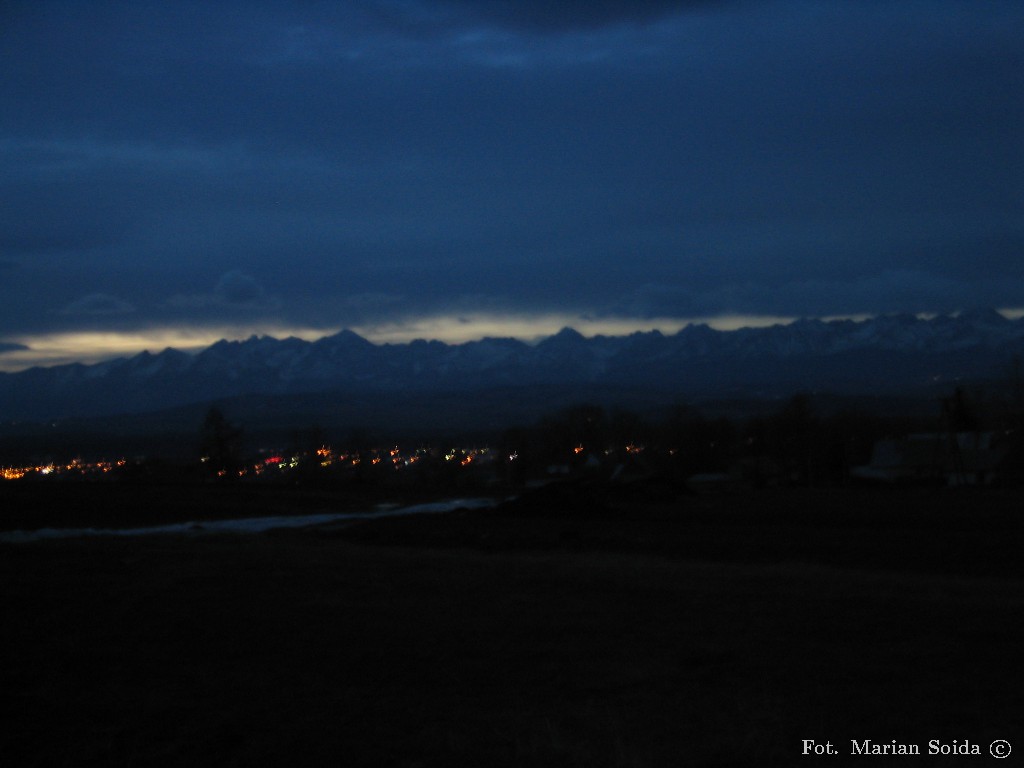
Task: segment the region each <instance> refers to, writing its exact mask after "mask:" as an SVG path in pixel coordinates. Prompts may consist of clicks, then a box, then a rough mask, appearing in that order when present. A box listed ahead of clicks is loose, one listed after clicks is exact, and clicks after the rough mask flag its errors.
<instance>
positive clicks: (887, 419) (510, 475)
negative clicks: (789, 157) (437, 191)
mask: <svg viewBox="0 0 1024 768" xmlns="http://www.w3.org/2000/svg"><path fill="white" fill-rule="evenodd" d="M932 406H933V408H932V410H933V414H934V415H933V416H931V417H917V418H914V417H910V416H907V415H902V416H893V415H888V416H885V415H878V414H873V413H871V412H870V411H868V410H866V409H845V410H831V411H826V410H825V409H824V408H823V407H822V406H821V404H820V403H818V402H816V401H815V399H814V398H813V397H812V396H810V395H806V394H800V395H796V396H794V397H792V398H790V399H789V400H787V401H785V402H782V403H780V404H779V405H778V407H777V408H775V409H772V410H766V411H765V412H764V413H762V414H761V415H753V416H749V415H748V416H733V417H727V416H716V417H708V416H706V415H704V414H703V413H701V412H700V411H698V410H696V409H693V408H689V407H685V406H679V407H676V408H674V409H672V410H671V411H669V412H668V413H663V414H661V415H657V416H648V417H641V416H640V415H638V414H636V413H634V412H631V411H629V410H626V409H615V408H611V409H609V408H605V407H601V406H595V405H581V406H577V407H574V408H569V409H565V410H562V411H560V412H558V413H553V414H550V415H549V416H547V417H546V418H544V419H542V420H540V421H539V422H538V423H537V424H535V425H532V426H529V427H521V428H515V429H509V430H506V431H505V432H504V433H503V434H502V435H501V436H500V438H497V439H495V440H494V442H493V443H492V446H493V447H494V448H495V451H494V454H493V455H494V456H495V458H494V460H493V461H491V462H488V464H487V466H488V468H489V469H488V471H489V472H490V473H492V474H493V475H494V477H493V478H491V479H492V480H493V479H495V478H496V479H498V480H500V481H503V482H507V483H509V484H512V485H518V484H522V483H524V482H527V481H529V480H531V479H535V478H538V477H543V476H546V475H548V474H550V473H551V472H552V471H584V470H587V469H601V468H603V469H609V468H613V467H616V466H620V465H634V466H639V467H642V468H643V469H644V470H646V471H650V472H657V473H660V474H663V475H668V476H672V477H675V478H679V479H682V478H685V477H689V476H691V475H694V474H703V473H725V472H728V473H732V474H733V475H738V476H739V477H741V478H743V479H745V480H747V481H749V482H751V483H753V484H758V483H764V482H787V483H796V484H805V485H833V484H842V483H845V482H847V480H848V478H849V475H850V470H851V469H852V468H853V467H856V466H859V465H863V464H867V463H868V462H869V461H870V458H871V452H872V448H873V446H874V445H875V443H876V441H878V440H880V439H882V438H885V437H892V436H899V435H904V434H907V433H909V432H914V431H936V430H939V429H953V430H956V431H962V430H965V429H978V428H980V427H981V426H982V421H983V419H982V418H981V417H980V416H979V409H978V408H977V407H976V405H974V404H973V403H972V402H971V399H970V398H968V397H967V396H966V395H965V394H964V393H963V392H960V391H957V392H956V393H954V394H953V395H952V396H950V397H949V398H946V399H945V400H943V401H941V402H936V403H933V404H932ZM295 435H296V436H295V438H294V440H293V442H295V443H296V445H295V446H293V449H294V450H296V451H299V452H302V451H305V452H306V453H310V454H311V453H312V452H313V451H315V449H316V447H317V446H319V445H320V444H322V443H327V442H329V437H328V436H327V435H325V433H324V431H323V430H320V429H316V428H314V429H309V430H305V431H303V432H296V433H295ZM242 437H243V435H242V431H241V430H240V429H239V428H238V427H237V426H235V425H233V424H231V423H230V422H229V421H228V420H227V419H226V418H225V417H224V415H223V414H222V413H221V412H220V411H219V410H217V409H216V408H214V409H211V410H210V412H209V413H208V414H207V416H206V419H205V420H204V422H203V425H202V429H201V440H200V449H201V452H202V455H203V457H204V462H203V464H204V467H205V468H206V469H207V470H208V471H209V472H210V473H212V474H226V475H233V474H237V473H235V472H233V470H235V469H237V468H238V467H239V466H242V464H243V459H244V458H245V457H244V456H243V440H242ZM357 437H358V439H359V442H360V444H359V445H344V446H337V447H343V448H344V449H345V450H347V451H352V450H368V449H370V448H371V446H372V443H371V441H370V440H369V438H368V437H367V436H366V435H362V436H361V437H360V436H359V435H355V434H350V435H348V438H349V442H351V441H352V440H354V439H356V438H357ZM435 459H436V456H435ZM456 464H457V462H456V463H455V464H453V463H451V462H443V461H440V460H439V459H438V460H431V458H430V456H427V457H425V459H424V461H422V463H420V464H419V465H418V466H417V468H416V470H415V471H410V472H407V473H406V474H405V475H403V478H402V479H403V481H404V482H407V483H408V482H414V481H419V482H424V483H455V482H464V478H465V477H466V476H467V475H468V474H469V472H468V471H467V472H462V473H461V474H460V473H459V471H457V470H456V469H455V466H456ZM318 467H319V464H318V463H317V462H315V461H311V462H309V471H308V472H307V473H306V474H307V475H309V476H319V477H320V478H321V479H323V477H324V476H326V475H329V474H331V473H329V472H320V471H319V470H318V469H317V468H318ZM225 470H227V472H225ZM478 474H479V470H478ZM333 476H334V477H335V478H337V477H340V476H341V470H335V471H334V473H333ZM345 477H346V478H348V479H352V478H357V479H359V480H361V481H374V482H377V481H381V482H383V481H386V480H387V479H388V478H389V477H391V475H387V474H386V473H383V472H381V471H377V472H373V471H372V470H370V469H369V468H367V467H363V469H361V470H360V471H359V472H358V473H356V472H353V471H351V470H349V471H348V473H347V474H346V475H345Z"/></svg>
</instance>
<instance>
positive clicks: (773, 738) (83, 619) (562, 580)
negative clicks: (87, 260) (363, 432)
mask: <svg viewBox="0 0 1024 768" xmlns="http://www.w3.org/2000/svg"><path fill="white" fill-rule="evenodd" d="M182 492H183V493H185V492H184V491H182ZM97 493H102V492H97ZM174 493H175V491H172V490H167V489H164V490H163V491H162V497H164V498H167V499H171V500H172V499H173V494H174ZM187 493H188V494H191V493H193V491H192V490H190V491H188V492H187ZM210 498H213V497H210ZM229 498H232V495H231V494H227V495H226V496H225V497H224V501H223V503H227V502H226V500H227V499H229ZM300 498H302V499H306V501H304V502H302V503H301V504H300V505H299V506H302V507H303V509H304V511H308V510H306V509H305V507H306V506H308V505H313V504H314V502H312V501H309V500H308V496H302V497H299V496H296V497H295V500H296V501H297V502H298V501H299V499H300ZM318 498H319V497H318ZM188 500H189V503H192V502H194V501H195V497H193V496H188ZM250 501H251V500H250ZM284 501H287V498H286V497H284V496H280V497H275V502H274V503H275V504H277V503H278V502H281V503H284ZM323 501H324V499H323V498H319V501H317V502H315V503H316V504H319V503H321V502H323ZM1020 501H1021V497H1020V495H1019V494H1018V493H1016V492H1012V491H1003V492H978V491H974V492H969V493H960V494H950V493H948V492H946V493H941V492H938V491H934V492H933V491H914V492H897V493H884V494H883V493H879V492H870V493H868V492H863V491H857V492H854V491H842V492H830V493H826V492H811V491H786V492H781V491H777V492H762V493H761V494H749V495H741V496H723V497H719V498H699V497H683V498H676V499H667V498H665V497H664V495H663V494H649V495H648V496H644V494H642V493H641V494H639V495H638V494H637V493H636V489H633V490H632V491H630V492H629V493H627V494H625V496H623V497H621V498H616V497H615V495H614V494H613V493H611V491H610V490H609V489H598V491H597V492H595V491H594V489H589V490H588V489H572V490H570V491H567V492H566V491H561V492H558V493H548V494H546V495H544V494H542V495H540V496H538V497H535V498H534V499H533V500H531V501H529V502H524V503H517V504H511V505H508V506H506V507H504V508H501V509H499V510H496V511H492V512H473V513H464V514H451V515H441V516H428V517H419V518H410V519H405V520H402V519H391V520H381V521H375V522H372V523H371V522H367V523H361V524H357V525H347V526H345V527H339V528H333V529H330V528H329V529H321V530H308V531H289V532H278V533H270V534H261V535H247V536H234V535H222V536H200V537H166V536H165V537H145V538H131V539H96V538H90V539H73V540H61V541H49V542H41V543H36V544H22V545H17V546H14V545H4V546H0V601H2V602H0V609H2V612H3V616H4V630H3V632H4V635H5V638H4V639H5V644H6V645H7V646H8V648H9V649H10V650H9V651H7V652H6V653H5V654H4V655H3V656H2V657H0V703H2V712H0V716H2V718H3V722H4V725H5V727H4V729H3V730H2V735H0V739H2V741H0V754H3V755H4V757H5V762H6V763H7V764H10V765H76V766H77V765H105V766H106V765H124V766H128V765H133V766H136V765H211V766H212V765H217V766H233V765H237V766H251V765H268V766H269V765H281V764H286V763H288V764H304V765H305V764H324V765H326V764H330V765H345V766H370V765H384V766H453V765H486V766H523V765H529V766H541V765H545V766H546V765H550V766H564V765H569V766H574V765H575V766H662V765H701V766H713V765H793V764H796V763H798V762H800V761H801V760H803V761H812V762H813V761H825V762H826V764H829V765H838V764H844V763H845V762H847V761H849V760H850V758H849V756H848V753H849V751H850V740H851V739H856V740H858V741H861V740H864V739H871V740H874V741H876V742H886V743H888V742H889V741H890V740H891V739H896V740H897V741H898V742H900V743H915V744H919V745H921V747H922V752H927V744H928V741H929V740H931V739H938V740H940V741H942V742H944V743H946V744H952V742H953V740H954V739H955V740H957V742H958V743H960V744H963V743H964V741H965V740H969V741H970V742H971V744H977V745H979V746H980V748H981V751H982V752H983V755H982V757H980V758H973V759H971V758H965V757H960V758H956V757H943V756H941V755H940V756H928V755H924V756H923V757H921V758H920V760H915V759H913V758H911V759H905V760H901V761H900V764H901V765H905V764H917V763H921V764H926V765H953V764H962V761H964V760H968V762H970V763H971V764H973V763H975V762H986V763H988V762H990V761H991V760H992V758H991V757H989V755H988V745H989V743H990V742H992V741H993V740H994V739H1006V740H1008V741H1009V742H1010V743H1011V744H1013V745H1014V748H1015V752H1014V754H1013V756H1012V757H1011V759H1010V760H1008V761H1003V762H1002V763H997V764H1000V765H1005V764H1013V763H1014V762H1015V758H1017V757H1019V756H1020V755H1021V754H1024V726H1022V725H1021V723H1024V665H1021V664H1020V662H1019V658H1018V657H1019V651H1020V648H1021V646H1022V643H1024V580H1022V577H1024V566H1022V564H1021V556H1020V553H1021V551H1022V550H1021V548H1020V544H1021V542H1022V538H1024V537H1022V531H1024V525H1022V524H1021V522H1019V520H1018V510H1019V509H1021V505H1020ZM210 503H213V502H210ZM11 506H12V507H14V506H16V505H15V504H12V505H11ZM168 506H169V508H170V506H171V504H170V501H169V502H168ZM588 510H589V512H588ZM24 511H25V509H24V508H22V512H24ZM50 513H54V511H53V510H50ZM802 739H815V740H816V741H818V742H821V743H824V742H825V741H830V742H832V744H833V745H835V746H836V747H837V749H838V751H839V752H840V753H841V754H840V756H838V757H835V758H814V757H801V754H800V753H801V740H802ZM864 759H866V758H854V761H856V762H859V761H862V760H864Z"/></svg>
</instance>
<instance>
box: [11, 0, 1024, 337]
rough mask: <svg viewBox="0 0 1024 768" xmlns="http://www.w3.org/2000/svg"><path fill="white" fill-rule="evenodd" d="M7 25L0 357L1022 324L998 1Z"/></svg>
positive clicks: (69, 17) (128, 7) (428, 6)
mask: <svg viewBox="0 0 1024 768" xmlns="http://www.w3.org/2000/svg"><path fill="white" fill-rule="evenodd" d="M3 14H4V19H3V23H0V102H2V103H4V104H5V105H8V106H9V108H7V109H4V110H2V111H0V199H3V200H4V201H5V205H4V206H3V207H2V208H0V343H6V344H16V343H23V342H25V340H26V339H28V338H30V337H36V336H39V335H45V334H60V333H64V334H71V333H85V332H118V333H142V332H145V331H146V330H147V329H164V331H166V329H173V328H194V329H202V328H214V327H221V326H225V325H234V326H239V327H240V326H242V325H245V326H246V329H247V330H250V329H251V330H252V331H253V332H261V331H263V330H265V329H269V328H272V327H274V328H279V327H297V328H298V327H301V328H325V329H336V328H340V327H343V326H346V325H361V326H368V325H379V326H389V327H399V326H402V327H423V323H422V322H421V321H422V320H423V319H424V318H433V317H439V316H445V317H447V316H454V315H457V314H459V313H461V314H463V315H465V316H484V315H486V316H487V317H491V318H493V317H500V316H501V315H502V314H505V315H508V316H509V317H514V318H523V317H525V316H528V315H531V314H533V315H536V316H538V317H539V316H548V315H554V314H558V315H565V314H576V315H581V316H582V315H587V316H592V317H604V318H616V319H622V320H625V321H628V320H630V319H633V320H636V321H637V322H638V323H640V322H641V321H644V320H646V319H649V318H653V317H665V318H670V319H671V318H678V319H682V318H686V317H693V316H700V317H707V316H714V315H716V314H723V313H743V314H748V315H757V314H763V315H778V316H798V315H817V316H822V315H826V316H827V315H838V314H856V313H877V312H891V311H913V312H928V311H949V310H954V309H959V308H963V307H968V306H971V307H973V306H979V305H992V306H1002V307H1009V306H1024V281H1022V278H1021V277H1020V274H1021V271H1020V265H1021V263H1022V257H1024V213H1022V211H1024V205H1022V204H1024V164H1022V161H1021V158H1024V133H1022V132H1021V131H1020V130H1019V128H1020V126H1021V125H1024V100H1022V99H1020V98H1019V96H1020V93H1022V92H1024V6H1021V5H1020V4H1019V3H1016V2H1010V1H1009V0H1006V1H1000V0H987V1H986V2H984V3H969V2H966V0H935V1H934V2H923V1H921V0H910V1H909V2H906V3H901V4H900V5H899V8H898V9H896V8H895V7H893V6H891V5H889V4H883V3H855V2H850V1H848V0H824V1H823V2H820V3H814V4H807V3H797V2H788V1H784V0H778V1H773V2H764V3H752V2H747V1H744V0H718V1H714V0H703V1H702V0H688V1H687V0H680V1H677V2H669V1H668V0H649V1H647V2H629V3H627V2H612V1H610V0H602V1H601V2H593V3H582V2H566V3H550V2H546V3H545V2H539V1H537V2H534V0H529V2H521V3H520V2H507V1H506V0H490V1H485V2H469V1H468V0H433V1H428V0H408V1H404V2H392V1H391V0H362V1H361V2H355V3H340V4H305V5H300V6H295V5H290V4H281V3H277V2H255V3H253V2H247V3H240V2H224V3H216V4H203V3H191V2H186V3H174V4H167V3H158V2H155V1H152V2H146V1H145V0H143V1H142V2H133V3H127V2H111V3H102V4H90V5H80V4H65V3H59V2H49V1H48V0H41V2H37V3H22V4H13V5H11V6H8V7H7V8H5V10H4V11H3ZM517 322H518V320H517ZM428 325H429V324H428Z"/></svg>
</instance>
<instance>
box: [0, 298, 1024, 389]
mask: <svg viewBox="0 0 1024 768" xmlns="http://www.w3.org/2000/svg"><path fill="white" fill-rule="evenodd" d="M963 311H965V310H958V311H956V312H945V313H944V312H878V313H850V314H838V315H822V316H810V315H802V316H786V315H767V314H766V315H756V314H739V313H731V314H721V315H714V316H698V317H688V318H668V317H661V318H649V319H637V318H631V319H625V318H596V317H590V316H586V315H568V314H564V315H559V314H538V315H499V314H460V315H453V316H432V317H426V318H419V319H416V320H406V321H398V322H390V323H354V324H351V325H348V326H343V327H335V328H311V327H305V328H303V327H289V326H271V327H248V328H242V327H238V326H234V327H231V326H215V327H211V328H209V329H188V328H185V329H171V328H152V329H148V330H141V331H124V332H120V331H78V332H74V331H72V332H57V333H50V334H40V335H38V336H33V335H24V336H20V337H19V336H14V337H10V338H7V339H3V340H0V342H3V343H8V344H12V345H18V346H21V347H24V348H15V349H11V350H8V351H6V352H2V353H0V373H20V372H22V371H26V370H29V369H31V368H53V367H59V366H62V365H74V364H76V363H78V364H82V365H96V364H98V363H103V362H110V361H113V360H117V359H123V358H127V357H133V356H135V355H138V354H142V353H143V352H148V353H150V354H159V353H160V352H163V351H165V350H167V349H175V350H178V351H181V352H185V353H189V354H196V353H199V352H201V351H203V350H205V349H208V348H209V347H211V346H213V345H214V344H216V343H218V342H220V341H229V342H237V341H245V340H248V339H252V338H271V339H278V340H280V339H286V338H298V339H302V340H303V341H310V342H312V341H318V340H320V339H323V338H328V337H330V336H334V335H337V334H339V333H342V332H344V331H350V332H352V333H354V334H356V335H358V336H360V337H361V338H363V339H365V340H366V341H368V342H370V343H371V344H374V345H377V346H383V345H386V344H409V343H412V342H414V341H427V342H431V341H439V342H442V343H445V344H452V345H459V344H467V343H472V342H476V341H482V340H484V339H496V338H500V339H516V340H518V341H522V342H523V343H526V344H536V343H539V342H540V341H543V340H544V339H546V338H550V337H551V336H554V335H557V334H558V333H559V332H561V331H562V330H565V329H566V328H569V329H572V330H574V331H576V332H577V333H579V334H580V335H582V336H584V337H586V338H595V337H598V336H613V337H614V336H629V335H631V334H634V333H650V332H654V331H657V332H659V333H663V334H674V333H678V332H679V331H681V330H683V329H684V328H687V327H690V326H702V325H703V326H707V327H709V328H712V329H714V330H716V331H723V332H729V331H737V330H740V329H743V328H770V327H774V326H787V325H791V324H793V323H795V322H798V321H800V320H817V321H821V322H838V321H844V320H852V321H854V322H865V321H867V320H870V319H874V318H877V317H886V316H890V317H891V316H897V315H913V316H914V317H916V318H918V319H921V320H930V319H933V318H935V317H939V316H946V317H956V316H958V315H960V314H962V312H963ZM994 311H995V312H997V313H999V314H1000V315H1002V316H1003V317H1005V318H1006V319H1008V320H1016V319H1019V318H1021V317H1024V307H1012V308H996V309H995V310H994Z"/></svg>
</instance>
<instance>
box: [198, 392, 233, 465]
mask: <svg viewBox="0 0 1024 768" xmlns="http://www.w3.org/2000/svg"><path fill="white" fill-rule="evenodd" d="M241 444H242V430H241V429H239V428H238V427H236V426H235V425H234V424H232V423H231V422H229V421H228V420H227V419H226V418H225V416H224V414H223V413H222V412H221V410H220V409H219V408H217V407H216V406H213V407H211V408H210V410H209V411H207V412H206V418H205V419H203V425H202V428H201V430H200V448H199V449H200V452H201V455H202V457H203V463H204V465H205V467H206V469H207V471H209V473H210V474H212V475H216V476H219V477H234V476H237V473H238V470H239V468H240V467H241Z"/></svg>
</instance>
